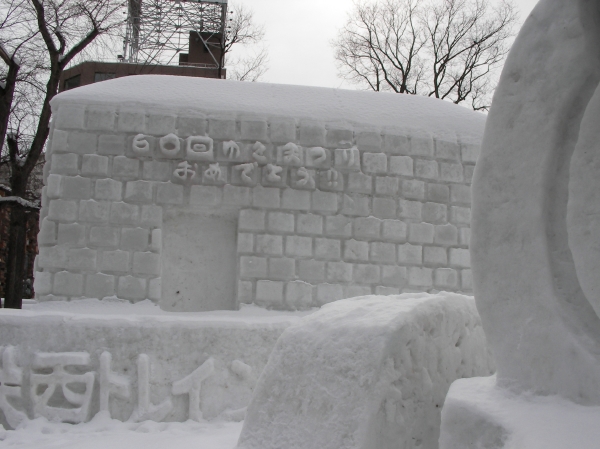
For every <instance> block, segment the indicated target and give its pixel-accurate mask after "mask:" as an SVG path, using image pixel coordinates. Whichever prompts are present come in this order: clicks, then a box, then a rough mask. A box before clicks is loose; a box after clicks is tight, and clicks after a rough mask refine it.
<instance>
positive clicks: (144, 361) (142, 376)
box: [130, 354, 173, 422]
mask: <svg viewBox="0 0 600 449" xmlns="http://www.w3.org/2000/svg"><path fill="white" fill-rule="evenodd" d="M137 371H138V405H137V408H136V409H135V410H134V412H133V414H132V415H131V418H130V419H131V420H132V421H136V422H141V421H148V420H150V421H157V422H160V421H162V420H164V419H165V418H166V416H167V415H168V414H169V413H170V412H171V410H172V409H173V403H172V402H171V399H170V398H167V399H165V400H164V401H163V402H161V403H160V404H158V405H154V404H152V403H151V402H150V357H148V355H146V354H140V355H139V357H138V360H137Z"/></svg>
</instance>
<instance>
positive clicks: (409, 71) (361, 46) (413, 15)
mask: <svg viewBox="0 0 600 449" xmlns="http://www.w3.org/2000/svg"><path fill="white" fill-rule="evenodd" d="M419 16H420V6H419V3H418V0H383V1H381V2H379V3H371V4H369V3H364V2H363V3H357V4H356V5H355V10H354V12H353V14H352V15H351V16H350V17H349V18H348V21H347V22H346V24H345V26H344V27H343V28H342V30H341V32H340V34H339V36H338V38H337V39H336V40H335V41H334V43H333V44H334V47H335V59H336V61H337V62H338V66H339V68H340V71H341V74H342V76H343V77H344V78H346V79H348V80H349V81H352V82H354V83H356V84H363V85H367V86H368V87H369V88H370V89H372V90H375V91H381V90H388V91H393V92H396V93H410V94H415V93H418V92H419V91H420V85H421V83H422V81H423V63H422V61H421V59H420V57H419V53H420V52H421V50H422V49H423V46H424V45H425V33H424V32H423V30H422V29H420V27H419V25H420V24H419Z"/></svg>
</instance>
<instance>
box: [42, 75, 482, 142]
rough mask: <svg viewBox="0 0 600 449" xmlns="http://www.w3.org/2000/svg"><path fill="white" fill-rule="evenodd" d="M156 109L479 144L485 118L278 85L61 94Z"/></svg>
mask: <svg viewBox="0 0 600 449" xmlns="http://www.w3.org/2000/svg"><path fill="white" fill-rule="evenodd" d="M65 103H71V104H73V103H76V104H98V103H112V104H120V105H128V106H134V107H135V106H136V105H139V106H141V105H145V106H147V105H156V106H157V108H158V110H160V111H165V110H169V109H170V110H176V111H181V110H185V109H192V110H210V111H222V112H234V113H240V114H243V113H247V114H253V115H256V114H263V115H265V116H283V117H285V116H288V117H300V118H307V119H311V120H317V121H330V120H332V118H335V119H337V120H339V121H348V122H350V123H359V124H362V125H372V126H374V127H378V128H385V127H391V128H402V129H411V130H422V131H424V132H429V133H431V134H432V135H434V136H438V137H442V136H444V135H451V136H456V135H459V136H461V138H463V139H469V138H470V139H473V140H474V141H476V142H477V143H479V142H480V141H481V138H482V134H483V127H484V124H485V120H486V115H485V114H483V113H478V112H473V111H472V110H469V109H467V108H465V107H462V106H458V105H455V104H453V103H450V102H447V101H443V100H439V99H435V98H428V97H421V96H417V95H400V94H392V93H383V92H362V91H354V90H343V89H331V88H322V87H308V86H293V85H284V84H268V83H246V82H241V81H232V80H215V79H208V78H191V77H185V76H166V75H137V76H127V77H123V78H118V79H114V80H109V81H103V82H102V83H95V84H90V85H87V86H83V87H79V88H77V89H73V90H69V91H67V92H63V93H61V94H60V95H58V96H57V97H55V98H54V99H53V100H52V107H53V110H56V108H57V107H59V106H60V105H61V104H65Z"/></svg>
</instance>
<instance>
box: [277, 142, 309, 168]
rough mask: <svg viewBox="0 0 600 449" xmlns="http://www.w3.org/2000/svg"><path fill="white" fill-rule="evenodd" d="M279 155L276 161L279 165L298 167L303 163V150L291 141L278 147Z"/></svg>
mask: <svg viewBox="0 0 600 449" xmlns="http://www.w3.org/2000/svg"><path fill="white" fill-rule="evenodd" d="M278 152H279V155H278V156H279V157H278V159H277V162H278V163H279V164H281V165H293V166H296V167H299V166H301V165H302V163H303V159H304V157H303V152H302V149H301V148H300V147H298V145H296V144H295V143H292V142H288V143H286V144H285V145H284V146H282V147H280V148H278Z"/></svg>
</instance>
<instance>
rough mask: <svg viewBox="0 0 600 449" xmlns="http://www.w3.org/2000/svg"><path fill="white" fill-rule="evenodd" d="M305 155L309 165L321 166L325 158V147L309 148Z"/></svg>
mask: <svg viewBox="0 0 600 449" xmlns="http://www.w3.org/2000/svg"><path fill="white" fill-rule="evenodd" d="M307 157H308V159H309V161H310V164H311V165H313V166H315V167H321V166H323V164H325V161H326V160H327V152H326V151H325V148H322V147H314V148H311V149H310V151H309V152H308V156H307Z"/></svg>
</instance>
